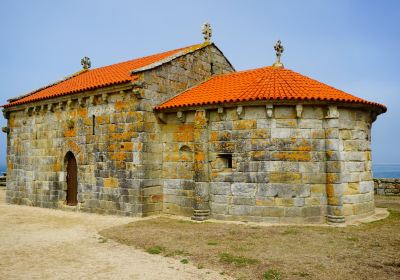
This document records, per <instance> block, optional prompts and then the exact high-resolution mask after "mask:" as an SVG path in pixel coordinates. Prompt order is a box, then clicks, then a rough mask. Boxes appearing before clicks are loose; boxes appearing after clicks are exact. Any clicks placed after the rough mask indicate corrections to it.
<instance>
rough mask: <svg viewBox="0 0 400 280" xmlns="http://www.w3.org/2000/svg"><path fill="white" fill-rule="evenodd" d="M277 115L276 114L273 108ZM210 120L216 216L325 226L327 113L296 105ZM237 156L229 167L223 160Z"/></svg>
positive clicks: (255, 109) (233, 111)
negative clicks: (300, 109) (224, 156)
mask: <svg viewBox="0 0 400 280" xmlns="http://www.w3.org/2000/svg"><path fill="white" fill-rule="evenodd" d="M271 110H272V109H271ZM225 111H226V112H225V113H222V114H218V113H217V112H213V113H211V115H210V121H211V124H210V158H211V182H212V183H211V186H210V188H211V198H210V199H211V203H210V207H211V213H212V216H213V217H215V218H218V219H229V220H231V219H236V220H254V221H265V222H322V221H324V219H325V218H324V216H325V212H326V191H325V182H326V174H325V142H324V141H325V140H324V139H325V134H324V129H323V117H324V112H323V110H322V109H321V108H318V107H311V106H310V107H304V109H303V112H302V115H303V116H302V118H297V113H296V107H295V106H274V108H273V114H272V115H271V117H269V116H268V115H267V112H266V108H265V106H262V107H261V106H260V107H243V109H242V112H241V114H240V115H238V112H237V108H232V109H226V110H225ZM224 153H232V155H233V166H232V168H231V169H229V168H226V167H225V166H224V164H223V163H222V162H221V160H222V159H221V157H219V155H221V154H224Z"/></svg>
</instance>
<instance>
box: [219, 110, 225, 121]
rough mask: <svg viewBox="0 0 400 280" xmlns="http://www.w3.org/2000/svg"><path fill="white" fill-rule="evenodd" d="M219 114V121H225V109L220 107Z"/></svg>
mask: <svg viewBox="0 0 400 280" xmlns="http://www.w3.org/2000/svg"><path fill="white" fill-rule="evenodd" d="M217 113H218V117H219V120H220V121H223V120H224V119H225V114H224V107H218V109H217Z"/></svg>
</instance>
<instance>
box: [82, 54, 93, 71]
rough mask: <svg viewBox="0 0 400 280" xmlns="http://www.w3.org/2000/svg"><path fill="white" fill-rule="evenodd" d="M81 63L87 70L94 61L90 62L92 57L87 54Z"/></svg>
mask: <svg viewBox="0 0 400 280" xmlns="http://www.w3.org/2000/svg"><path fill="white" fill-rule="evenodd" d="M81 65H82V67H83V69H85V70H87V69H89V68H90V67H91V66H92V63H91V62H90V58H89V57H87V56H85V57H84V58H82V59H81Z"/></svg>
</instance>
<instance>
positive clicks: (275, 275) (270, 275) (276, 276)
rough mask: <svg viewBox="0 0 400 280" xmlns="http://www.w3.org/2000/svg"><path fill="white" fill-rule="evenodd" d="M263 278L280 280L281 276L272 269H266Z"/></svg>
mask: <svg viewBox="0 0 400 280" xmlns="http://www.w3.org/2000/svg"><path fill="white" fill-rule="evenodd" d="M263 278H264V279H266V280H280V279H281V274H280V273H279V272H278V271H276V270H273V269H268V270H267V271H265V272H264V273H263Z"/></svg>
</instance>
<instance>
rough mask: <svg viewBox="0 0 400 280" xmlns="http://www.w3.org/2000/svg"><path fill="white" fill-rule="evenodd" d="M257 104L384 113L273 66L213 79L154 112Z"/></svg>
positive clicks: (357, 98)
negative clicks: (297, 103)
mask: <svg viewBox="0 0 400 280" xmlns="http://www.w3.org/2000/svg"><path fill="white" fill-rule="evenodd" d="M257 100H307V101H312V100H319V101H337V102H346V103H347V102H348V103H362V104H369V105H372V106H377V107H380V108H381V109H383V111H386V107H385V106H384V105H381V104H378V103H375V102H370V101H367V100H364V99H361V98H359V97H356V96H353V95H351V94H348V93H345V92H343V91H341V90H338V89H336V88H333V87H331V86H328V85H326V84H324V83H321V82H318V81H316V80H313V79H311V78H308V77H306V76H303V75H301V74H299V73H296V72H294V71H292V70H288V69H284V68H277V67H273V66H269V67H264V68H258V69H253V70H248V71H242V72H235V73H229V74H224V75H220V76H215V77H213V78H211V79H210V80H208V81H206V82H204V83H202V84H200V85H198V86H195V87H193V88H191V89H189V90H187V91H185V92H183V93H181V94H179V95H178V96H176V97H174V98H172V99H170V100H168V101H167V102H165V103H163V104H161V105H159V106H157V107H156V108H155V109H156V110H162V109H168V108H181V107H189V106H202V105H208V104H222V103H232V102H246V101H257Z"/></svg>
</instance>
